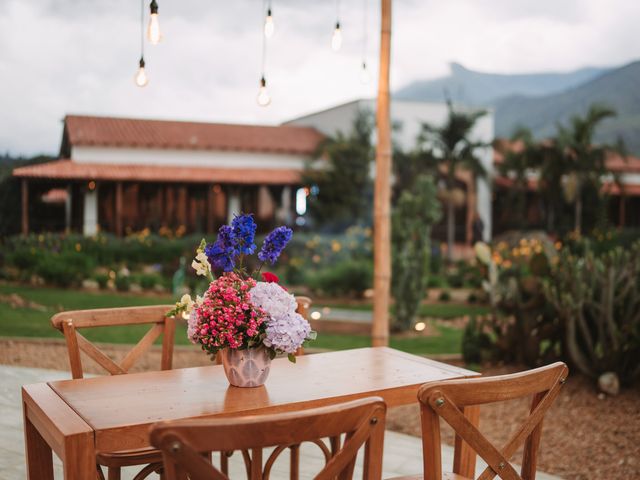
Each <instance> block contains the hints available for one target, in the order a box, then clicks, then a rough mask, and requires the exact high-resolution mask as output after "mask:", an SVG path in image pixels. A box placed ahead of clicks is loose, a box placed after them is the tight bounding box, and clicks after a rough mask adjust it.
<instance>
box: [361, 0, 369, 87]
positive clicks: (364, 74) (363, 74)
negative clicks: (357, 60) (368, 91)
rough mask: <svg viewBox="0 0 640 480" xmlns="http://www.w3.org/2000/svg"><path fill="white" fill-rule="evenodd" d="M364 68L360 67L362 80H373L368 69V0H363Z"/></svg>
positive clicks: (363, 81)
mask: <svg viewBox="0 0 640 480" xmlns="http://www.w3.org/2000/svg"><path fill="white" fill-rule="evenodd" d="M362 3H363V5H362V68H361V69H360V81H361V82H362V83H363V84H367V83H369V82H370V81H371V75H369V70H368V69H367V39H368V37H367V16H368V15H367V13H368V12H367V9H368V6H369V2H368V0H362Z"/></svg>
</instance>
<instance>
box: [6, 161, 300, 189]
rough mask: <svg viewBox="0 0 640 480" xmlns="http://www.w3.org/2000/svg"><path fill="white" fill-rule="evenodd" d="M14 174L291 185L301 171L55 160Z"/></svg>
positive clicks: (19, 169) (88, 178)
mask: <svg viewBox="0 0 640 480" xmlns="http://www.w3.org/2000/svg"><path fill="white" fill-rule="evenodd" d="M13 176H14V177H21V178H46V179H60V180H109V181H118V180H119V181H141V182H176V183H180V182H186V183H236V184H267V185H274V184H278V185H292V184H297V183H300V181H301V172H300V171H299V170H292V169H286V170H285V169H274V168H272V169H267V168H261V169H256V168H254V169H245V168H242V169H240V168H206V167H167V166H162V167H158V166H155V165H115V164H92V163H77V162H73V161H71V160H56V161H54V162H48V163H40V164H37V165H29V166H25V167H20V168H16V169H14V171H13Z"/></svg>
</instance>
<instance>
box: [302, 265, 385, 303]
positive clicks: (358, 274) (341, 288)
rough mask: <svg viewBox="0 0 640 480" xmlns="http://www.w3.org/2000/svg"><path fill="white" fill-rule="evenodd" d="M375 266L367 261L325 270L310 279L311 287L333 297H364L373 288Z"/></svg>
mask: <svg viewBox="0 0 640 480" xmlns="http://www.w3.org/2000/svg"><path fill="white" fill-rule="evenodd" d="M372 281H373V264H372V263H371V262H370V261H366V260H353V261H349V262H344V263H341V264H338V265H335V266H331V267H327V268H324V269H322V270H320V271H318V272H317V273H316V274H315V275H312V276H311V278H310V287H311V288H312V289H313V290H315V291H321V292H323V293H324V294H327V295H332V296H343V295H353V296H356V297H362V295H363V294H364V291H365V290H367V289H369V288H371V285H372Z"/></svg>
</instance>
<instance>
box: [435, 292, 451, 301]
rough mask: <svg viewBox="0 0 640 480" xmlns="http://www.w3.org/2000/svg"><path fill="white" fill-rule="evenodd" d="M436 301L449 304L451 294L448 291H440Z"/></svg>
mask: <svg viewBox="0 0 640 480" xmlns="http://www.w3.org/2000/svg"><path fill="white" fill-rule="evenodd" d="M438 301H440V302H450V301H451V292H449V290H442V291H441V292H440V295H438Z"/></svg>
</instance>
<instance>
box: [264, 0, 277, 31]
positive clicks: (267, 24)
mask: <svg viewBox="0 0 640 480" xmlns="http://www.w3.org/2000/svg"><path fill="white" fill-rule="evenodd" d="M275 29H276V25H275V23H274V21H273V11H272V10H271V1H269V7H268V8H267V16H266V17H265V19H264V36H265V37H267V38H271V37H273V33H274V32H275Z"/></svg>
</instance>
